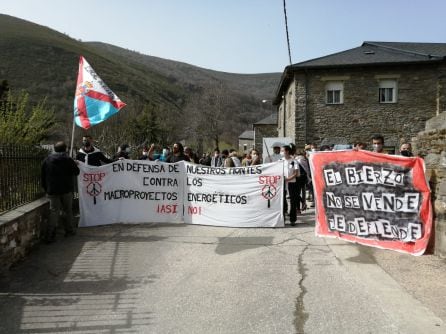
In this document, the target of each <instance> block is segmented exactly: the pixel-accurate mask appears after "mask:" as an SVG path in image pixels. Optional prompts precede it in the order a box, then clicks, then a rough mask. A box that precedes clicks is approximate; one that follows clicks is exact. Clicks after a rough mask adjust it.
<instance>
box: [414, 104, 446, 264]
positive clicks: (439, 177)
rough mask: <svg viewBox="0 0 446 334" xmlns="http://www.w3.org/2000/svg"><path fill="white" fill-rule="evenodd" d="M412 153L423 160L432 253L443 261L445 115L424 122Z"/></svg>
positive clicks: (445, 232)
mask: <svg viewBox="0 0 446 334" xmlns="http://www.w3.org/2000/svg"><path fill="white" fill-rule="evenodd" d="M412 143H413V148H414V152H415V153H416V154H417V155H419V156H422V157H424V161H425V164H426V176H427V179H428V181H429V184H430V187H431V195H432V202H433V208H434V237H433V240H434V243H433V248H434V249H433V250H434V253H435V254H436V255H438V256H441V257H445V258H446V112H443V113H441V114H440V115H439V116H436V117H434V118H432V119H430V120H429V121H428V122H426V130H425V131H422V132H420V133H419V134H418V135H417V137H415V138H413V140H412Z"/></svg>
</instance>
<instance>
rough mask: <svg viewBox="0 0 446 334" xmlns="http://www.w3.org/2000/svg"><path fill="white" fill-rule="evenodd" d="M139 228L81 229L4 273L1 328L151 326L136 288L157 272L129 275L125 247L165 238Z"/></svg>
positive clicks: (133, 328) (105, 330) (39, 330)
mask: <svg viewBox="0 0 446 334" xmlns="http://www.w3.org/2000/svg"><path fill="white" fill-rule="evenodd" d="M138 232H139V233H138V234H139V235H131V234H126V235H122V234H121V232H120V231H119V230H118V232H116V229H115V230H114V231H112V232H107V230H105V229H102V231H101V229H99V228H98V229H96V230H95V229H89V231H88V232H84V231H82V230H81V231H80V233H79V234H78V236H76V237H73V238H68V239H65V240H63V237H61V238H59V239H62V240H59V241H58V242H56V243H55V244H51V245H41V246H39V247H38V248H37V249H35V250H34V252H33V253H32V254H31V255H30V256H29V257H28V258H27V259H26V260H25V261H23V262H21V263H20V264H18V265H17V266H15V267H14V268H12V269H11V270H10V271H8V272H2V275H1V276H0V314H2V321H1V322H0V333H55V332H70V333H76V332H78V333H87V332H88V333H117V332H119V333H139V332H141V329H140V328H141V327H144V328H147V326H150V323H151V312H150V311H149V310H148V309H147V310H146V309H144V307H143V308H142V307H141V305H144V302H143V301H141V300H140V299H141V294H140V292H139V289H140V288H141V287H142V286H144V285H147V284H150V283H152V282H155V281H156V280H157V279H158V277H157V276H156V275H143V274H142V275H139V276H138V274H135V273H133V274H132V271H131V270H129V269H130V268H129V256H130V249H129V248H130V247H131V246H132V245H134V244H135V243H138V242H145V243H147V242H155V241H160V240H163V239H165V238H164V237H157V236H150V235H148V236H144V230H142V232H141V229H140V230H138ZM98 255H99V256H98Z"/></svg>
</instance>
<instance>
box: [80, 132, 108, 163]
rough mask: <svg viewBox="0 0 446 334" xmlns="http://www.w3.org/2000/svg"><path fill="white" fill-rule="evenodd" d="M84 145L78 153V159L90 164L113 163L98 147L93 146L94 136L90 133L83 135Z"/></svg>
mask: <svg viewBox="0 0 446 334" xmlns="http://www.w3.org/2000/svg"><path fill="white" fill-rule="evenodd" d="M82 145H83V146H82V147H81V148H80V149H79V152H78V153H77V155H76V160H79V161H82V162H84V163H86V164H87V165H90V166H101V165H102V164H109V163H112V162H113V160H111V159H108V158H107V157H106V156H105V155H104V153H102V152H101V151H100V150H99V149H98V148H97V147H94V146H93V138H92V137H91V136H89V135H85V136H83V137H82Z"/></svg>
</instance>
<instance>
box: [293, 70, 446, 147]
mask: <svg viewBox="0 0 446 334" xmlns="http://www.w3.org/2000/svg"><path fill="white" fill-rule="evenodd" d="M443 76H446V69H445V68H444V66H443V65H442V66H437V65H432V64H429V65H425V66H421V65H418V66H409V65H408V66H404V67H403V66H391V67H390V66H389V67H385V66H382V67H376V66H374V67H363V68H344V69H320V70H307V71H306V72H303V71H302V72H300V73H296V74H295V78H294V87H293V86H292V85H290V87H289V88H290V89H294V91H295V93H296V95H295V98H294V102H295V105H296V109H295V111H296V114H295V117H294V118H295V123H293V122H289V124H287V126H286V128H287V130H288V126H290V127H293V130H294V132H295V138H296V145H297V146H298V147H303V145H304V144H306V143H309V142H314V143H316V144H318V145H319V144H320V143H321V142H322V141H323V140H324V139H325V140H327V139H329V138H346V139H347V141H348V142H354V141H363V142H366V143H369V142H370V138H371V136H372V135H373V134H375V133H377V132H378V133H381V134H382V135H383V136H384V138H385V144H386V145H389V146H395V147H397V148H398V146H399V144H400V143H401V142H403V141H406V140H410V138H412V137H414V136H416V134H417V133H418V132H420V131H422V130H423V129H424V125H425V122H426V121H427V120H428V119H429V118H431V117H434V116H435V115H436V114H437V112H438V109H439V108H441V104H442V103H444V100H445V98H444V97H445V96H446V85H444V83H443V82H442V81H441V80H442V79H441V78H442V77H443ZM383 78H388V79H390V78H394V79H395V80H397V84H398V89H397V92H398V97H397V102H396V103H379V99H378V89H379V81H380V80H383ZM330 80H333V81H341V82H343V83H344V101H343V103H342V104H335V105H328V104H326V97H325V94H326V92H325V87H326V84H327V82H328V81H330ZM287 93H288V91H287ZM438 101H440V102H438ZM439 104H440V105H439ZM287 122H288V120H287ZM333 144H335V143H333Z"/></svg>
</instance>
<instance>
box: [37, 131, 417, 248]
mask: <svg viewBox="0 0 446 334" xmlns="http://www.w3.org/2000/svg"><path fill="white" fill-rule="evenodd" d="M93 143H94V141H93V138H92V137H91V136H88V135H86V136H84V137H83V138H82V147H81V148H80V149H79V151H78V152H77V154H76V160H77V161H82V162H83V163H85V164H87V165H90V166H101V165H103V164H109V163H112V162H114V161H117V160H122V159H130V157H131V148H130V146H129V145H127V144H123V145H121V146H119V148H118V150H117V152H116V154H115V155H114V156H113V157H108V156H107V155H106V154H104V153H103V152H101V150H100V149H99V148H97V147H96V146H94V145H93ZM371 144H372V149H373V151H374V152H376V153H385V151H384V137H383V136H381V135H375V136H373V137H372V140H371ZM271 146H272V147H271V148H272V152H271V154H270V152H269V150H267V154H266V156H264V157H263V158H262V156H261V154H260V152H259V151H258V150H256V149H252V150H251V151H249V152H248V153H245V154H243V155H241V156H239V154H238V152H237V150H235V149H230V150H227V149H225V150H222V151H221V152H220V150H219V149H218V148H216V149H215V150H214V152H213V154H210V153H203V155H202V156H201V158H199V157H198V155H197V154H196V153H195V152H193V150H192V148H190V147H183V145H182V144H181V143H180V142H177V143H175V144H173V145H172V149H170V148H169V147H160V146H157V145H155V144H152V145H150V146H149V147H147V146H144V147H143V149H142V152H141V155H140V156H139V157H138V159H140V160H150V161H162V162H169V163H174V162H178V161H188V162H191V163H194V164H201V165H205V166H212V167H247V166H252V165H259V164H262V163H270V162H275V161H283V162H284V178H285V184H284V196H283V198H284V202H283V204H284V205H283V208H284V212H283V213H284V216H285V215H289V219H290V223H291V225H295V224H296V221H297V216H298V215H299V214H301V213H302V212H303V211H305V210H306V209H307V199H308V200H309V201H310V202H312V204H311V206H314V194H313V182H312V177H311V171H310V167H309V162H308V154H309V152H314V151H317V150H318V148H317V146H316V145H315V144H308V145H305V147H304V149H302V150H297V149H296V146H295V145H294V144H283V143H280V142H275V143H273V144H272V145H271ZM336 149H353V150H365V149H367V144H366V143H363V142H358V143H355V144H354V145H341V146H338V147H336V145H334V146H321V147H320V148H319V151H331V150H336ZM54 151H55V152H54V153H53V154H51V155H50V156H48V157H47V158H46V159H45V161H44V162H43V164H42V172H41V175H42V180H41V182H42V186H43V188H44V189H45V191H46V193H47V195H48V198H49V200H50V219H49V227H48V229H47V233H46V239H45V240H46V241H47V242H48V243H50V242H53V241H54V240H55V230H56V226H57V221H58V218H59V212H60V211H61V210H62V211H64V212H65V219H64V227H65V235H66V236H71V235H74V234H75V227H74V224H73V217H72V204H71V203H72V193H73V191H74V177H75V176H76V175H79V172H80V171H79V168H78V167H77V164H76V162H75V161H74V160H73V159H72V158H70V157H69V155H68V154H67V152H66V151H67V146H66V144H65V143H64V142H57V143H56V144H55V145H54ZM400 154H401V155H402V156H406V157H412V156H413V153H412V146H411V144H410V143H407V142H406V143H403V144H402V145H401V147H400ZM288 201H289V204H288ZM288 209H289V210H288Z"/></svg>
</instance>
